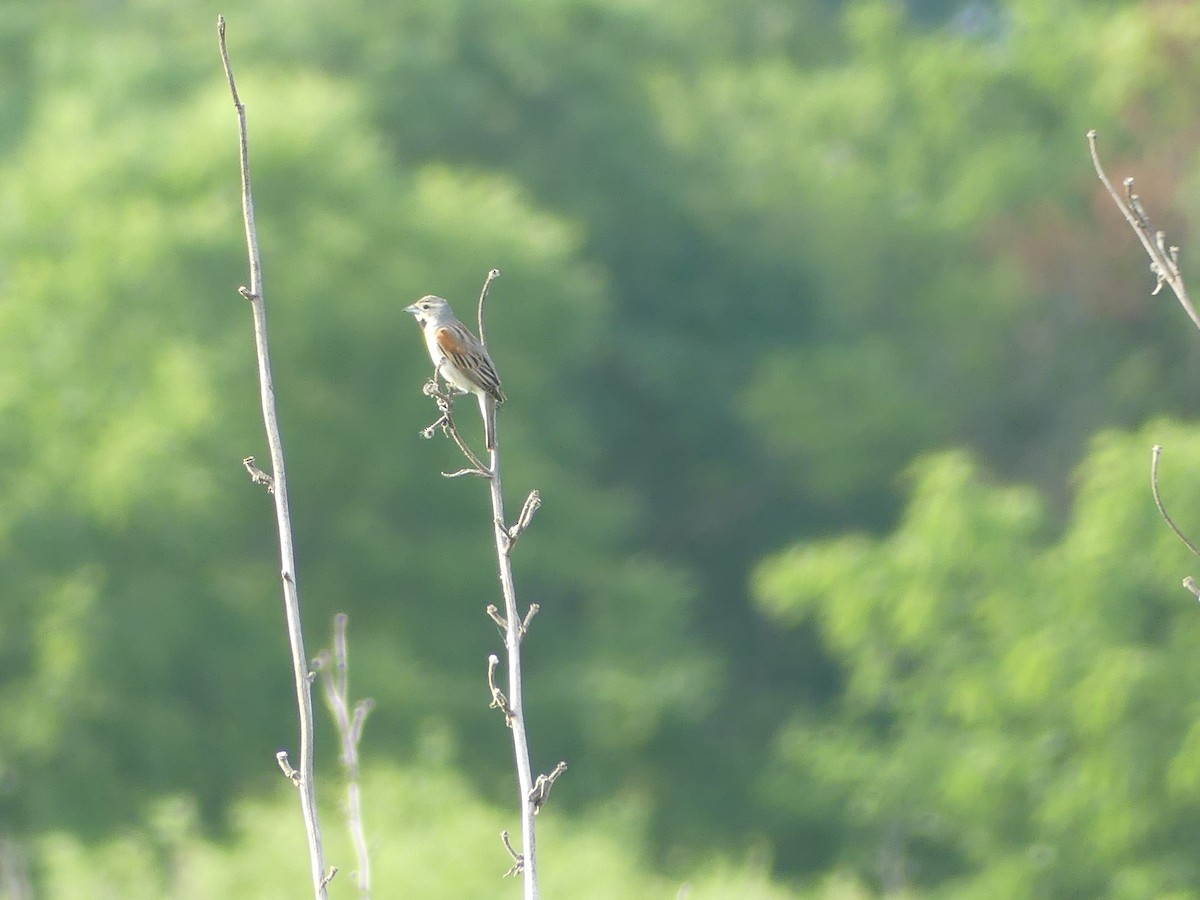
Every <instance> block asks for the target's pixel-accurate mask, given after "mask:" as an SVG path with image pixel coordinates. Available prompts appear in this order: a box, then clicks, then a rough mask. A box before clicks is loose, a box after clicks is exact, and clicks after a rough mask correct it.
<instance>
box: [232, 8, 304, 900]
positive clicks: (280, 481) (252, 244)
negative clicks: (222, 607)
mask: <svg viewBox="0 0 1200 900" xmlns="http://www.w3.org/2000/svg"><path fill="white" fill-rule="evenodd" d="M217 43H218V45H219V47H220V51H221V65H222V66H223V67H224V69H225V79H226V81H227V82H228V84H229V93H230V95H231V96H232V97H233V106H234V109H235V110H236V111H237V120H238V147H239V152H238V160H239V168H240V172H241V182H242V218H243V220H244V223H245V227H246V249H247V254H248V256H249V261H250V286H249V287H248V288H245V287H244V288H242V290H241V291H239V293H241V294H242V296H244V297H246V298H247V299H248V300H249V301H250V309H251V312H252V314H253V318H254V347H255V355H256V356H257V358H258V380H259V394H260V397H261V401H262V413H263V425H264V427H265V429H266V433H267V446H268V447H269V448H270V451H271V471H272V472H273V473H274V488H275V489H274V491H273V492H272V493H273V495H274V497H275V519H276V526H277V529H278V532H279V556H280V560H281V563H282V572H281V576H282V577H281V580H282V582H283V607H284V615H285V618H286V619H287V629H288V640H289V643H290V644H291V649H292V675H293V678H294V680H295V683H296V706H297V708H298V712H299V718H300V768H299V770H295V769H292V767H291V763H290V762H288V760H287V754H286V753H285V752H282V751H281V755H279V756H277V757H276V758H277V759H278V760H279V765H280V768H282V769H283V771H284V774H286V775H287V776H288V777H289V778H291V779H292V781H293V783H294V784H296V786H297V787H299V789H300V791H299V794H300V809H301V812H302V814H303V816H304V828H305V832H306V834H307V836H308V855H309V864H310V867H311V875H312V883H313V891H314V894H315V896H316V897H317V900H324V898H325V897H326V896H327V892H326V890H325V885H326V883H327V876H326V874H325V861H324V850H323V848H322V845H321V826H320V822H319V820H318V818H317V798H316V786H315V785H314V783H313V715H312V689H311V686H310V681H309V673H308V656H307V655H306V654H305V652H304V636H303V633H302V631H301V627H300V596H299V592H298V591H297V588H296V578H295V572H296V558H295V552H294V550H293V546H292V523H291V514H290V512H289V511H288V493H287V477H286V475H285V471H284V465H283V441H282V439H281V438H280V435H279V422H278V418H277V416H276V412H275V388H274V386H273V384H272V380H271V358H270V354H269V353H268V351H267V308H266V304H265V303H264V301H263V288H262V262H261V260H260V258H259V254H258V233H257V231H256V229H255V227H254V196H253V194H252V192H251V189H250V154H249V149H248V145H247V137H246V107H245V106H244V105H243V104H242V101H241V98H240V97H239V96H238V91H237V84H236V82H235V81H234V78H233V68H232V66H231V65H230V62H229V50H228V48H227V47H226V44H225V17H224V16H218V18H217Z"/></svg>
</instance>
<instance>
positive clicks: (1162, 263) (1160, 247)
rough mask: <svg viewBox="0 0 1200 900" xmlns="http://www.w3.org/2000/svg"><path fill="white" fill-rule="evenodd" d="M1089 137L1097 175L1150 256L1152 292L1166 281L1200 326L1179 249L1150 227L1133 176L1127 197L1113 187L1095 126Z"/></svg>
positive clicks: (1127, 189) (1157, 289) (1128, 185)
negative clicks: (1184, 278) (1185, 281)
mask: <svg viewBox="0 0 1200 900" xmlns="http://www.w3.org/2000/svg"><path fill="white" fill-rule="evenodd" d="M1087 140H1088V148H1089V150H1090V151H1091V154H1092V166H1093V168H1095V170H1096V175H1097V176H1098V177H1099V178H1100V181H1101V183H1102V184H1103V185H1104V189H1105V190H1107V191H1108V195H1109V196H1110V197H1112V201H1113V203H1115V204H1117V209H1119V210H1120V211H1121V215H1123V216H1124V217H1125V221H1126V222H1128V223H1129V227H1130V228H1132V229H1133V233H1134V234H1136V235H1137V238H1138V240H1139V241H1141V242H1142V248H1143V249H1144V250H1145V251H1146V255H1147V256H1149V257H1150V270H1151V271H1152V272H1153V273H1154V276H1155V279H1156V280H1155V285H1154V291H1153V293H1155V294H1157V293H1158V292H1159V291H1160V290H1161V289H1162V285H1163V283H1164V282H1166V284H1167V285H1169V286H1170V288H1171V290H1172V291H1174V292H1175V296H1176V297H1177V298H1179V304H1180V305H1181V306H1182V307H1183V309H1184V311H1185V312H1186V313H1187V314H1188V317H1189V318H1190V319H1191V320H1192V323H1193V324H1194V325H1195V326H1196V327H1197V328H1200V314H1198V313H1197V312H1196V307H1194V306H1193V305H1192V301H1191V298H1190V297H1188V292H1187V287H1186V285H1184V283H1183V275H1182V273H1181V272H1180V271H1179V248H1178V247H1173V246H1167V238H1166V235H1165V234H1164V233H1163V232H1161V231H1153V230H1152V229H1151V227H1150V217H1149V216H1148V215H1147V214H1146V208H1145V206H1143V205H1142V201H1141V198H1140V197H1138V195H1137V194H1135V193H1134V192H1133V179H1132V178H1126V179H1125V182H1124V184H1125V196H1124V197H1122V196H1121V194H1120V192H1119V191H1118V190H1117V189H1116V188H1115V187H1114V186H1113V183H1112V181H1110V180H1109V178H1108V175H1107V174H1106V173H1105V171H1104V166H1103V165H1101V163H1100V151H1099V150H1098V149H1097V148H1096V130H1095V129H1094V128H1093V129H1092V130H1091V131H1089V132H1088V133H1087Z"/></svg>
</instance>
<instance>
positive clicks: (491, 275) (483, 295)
mask: <svg viewBox="0 0 1200 900" xmlns="http://www.w3.org/2000/svg"><path fill="white" fill-rule="evenodd" d="M499 277H500V270H499V269H492V270H491V271H489V272H488V273H487V278H485V279H484V280H483V288H482V289H481V290H480V291H479V313H478V315H479V323H478V324H479V343H481V344H483V347H484V349H485V350H486V349H487V338H486V337H484V334H483V301H484V300H486V299H487V295H488V288H490V287H491V286H492V282H493V281H495V280H496V279H497V278H499Z"/></svg>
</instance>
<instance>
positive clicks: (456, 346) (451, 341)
mask: <svg viewBox="0 0 1200 900" xmlns="http://www.w3.org/2000/svg"><path fill="white" fill-rule="evenodd" d="M434 336H435V337H436V338H437V343H438V346H439V347H441V348H442V352H443V353H445V354H446V355H447V356H454V355H459V354H462V353H465V352H466V349H467V348H466V347H464V346H463V342H462V341H460V340H459V339H458V336H457V335H456V334H455V333H454V331H453V330H452V329H450V328H446V327H442V328H439V329H438V330H437V331H435V332H434Z"/></svg>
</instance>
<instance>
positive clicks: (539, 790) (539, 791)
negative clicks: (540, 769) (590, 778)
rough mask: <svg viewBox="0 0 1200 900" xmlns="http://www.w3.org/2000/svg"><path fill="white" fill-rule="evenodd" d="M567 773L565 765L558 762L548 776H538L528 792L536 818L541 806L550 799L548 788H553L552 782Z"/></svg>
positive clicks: (560, 761)
mask: <svg viewBox="0 0 1200 900" xmlns="http://www.w3.org/2000/svg"><path fill="white" fill-rule="evenodd" d="M565 771H567V764H566V763H565V762H563V761H562V760H559V763H558V765H557V766H555V767H554V770H553V771H552V772H550V774H549V775H544V774H543V775H539V776H538V777H537V781H535V782H534V783H533V788H532V789H531V790H530V791H529V802H530V803H532V804H533V814H534V815H535V816H536V815H537V814H538V813H539V812H540V811H541V809H542V805H543V804H545V802H546V800H547V799H549V797H550V788H552V787H554V782H556V781H558V776H559V775H561V774H562V773H563V772H565Z"/></svg>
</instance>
